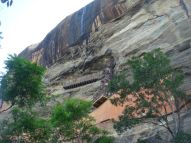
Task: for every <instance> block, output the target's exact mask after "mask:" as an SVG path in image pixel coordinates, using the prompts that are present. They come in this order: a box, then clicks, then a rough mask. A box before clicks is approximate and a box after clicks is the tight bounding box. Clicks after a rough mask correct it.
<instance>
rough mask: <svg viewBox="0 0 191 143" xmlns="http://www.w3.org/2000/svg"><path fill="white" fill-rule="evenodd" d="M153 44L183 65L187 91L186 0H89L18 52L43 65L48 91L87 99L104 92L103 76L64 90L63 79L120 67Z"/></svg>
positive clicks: (190, 30)
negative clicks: (45, 69) (45, 68)
mask: <svg viewBox="0 0 191 143" xmlns="http://www.w3.org/2000/svg"><path fill="white" fill-rule="evenodd" d="M156 48H161V49H162V50H163V51H164V52H166V53H167V55H169V57H170V59H171V64H172V66H173V67H174V68H176V69H182V70H183V71H184V74H185V81H184V83H183V85H182V88H183V89H184V90H185V91H186V92H187V93H188V94H191V1H190V0H95V1H94V2H92V3H90V4H89V5H87V6H86V7H84V8H82V9H81V10H79V11H77V12H75V13H74V14H72V15H70V16H68V17H66V18H65V19H64V20H63V21H62V22H61V23H59V24H58V25H57V27H55V28H54V29H53V30H52V31H51V32H50V33H48V35H47V36H46V37H45V39H44V40H43V41H42V42H40V43H39V44H38V45H36V46H35V48H30V47H29V48H28V49H26V50H25V51H23V52H22V53H21V54H20V55H21V56H23V57H25V58H27V59H30V60H31V61H33V62H37V63H39V64H41V65H43V66H45V67H47V72H46V75H45V79H46V83H47V89H48V91H49V93H50V94H54V95H61V96H63V97H71V96H75V97H80V98H84V99H90V100H92V98H93V97H95V96H97V95H99V94H101V93H104V92H103V90H105V89H104V88H101V87H100V85H102V84H103V81H104V80H98V81H96V82H93V83H91V84H87V85H85V86H81V87H77V88H74V89H68V90H65V89H64V88H63V85H65V83H66V82H67V81H68V80H73V81H75V79H76V81H78V82H79V80H80V77H83V78H84V77H85V76H86V75H88V76H89V75H91V74H94V73H98V72H100V71H107V70H106V69H107V68H108V67H110V68H111V69H113V70H114V71H115V72H117V71H120V70H121V69H123V68H124V63H125V62H126V60H127V59H129V58H131V57H132V56H141V55H142V54H143V53H145V52H148V51H151V50H153V49H156ZM111 61H112V64H111ZM111 65H112V66H111ZM114 67H115V68H114Z"/></svg>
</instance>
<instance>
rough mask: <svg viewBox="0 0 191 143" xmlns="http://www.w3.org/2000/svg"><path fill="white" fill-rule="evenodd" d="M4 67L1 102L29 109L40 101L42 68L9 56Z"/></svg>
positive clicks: (41, 94)
mask: <svg viewBox="0 0 191 143" xmlns="http://www.w3.org/2000/svg"><path fill="white" fill-rule="evenodd" d="M5 65H6V67H5V68H6V70H7V73H6V74H5V75H4V76H3V77H2V80H1V85H0V92H1V95H2V98H3V101H7V102H11V105H15V104H17V105H18V106H20V107H24V106H25V107H30V106H31V105H34V104H35V103H36V102H37V101H42V98H43V95H44V90H43V84H42V77H43V74H44V71H45V70H44V68H42V67H40V66H38V65H36V64H33V63H31V62H29V61H27V60H25V59H22V58H20V57H17V56H9V58H8V60H7V61H5Z"/></svg>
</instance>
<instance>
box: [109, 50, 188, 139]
mask: <svg viewBox="0 0 191 143" xmlns="http://www.w3.org/2000/svg"><path fill="white" fill-rule="evenodd" d="M127 64H128V65H129V66H130V69H131V70H130V72H132V73H133V80H131V81H130V80H129V79H130V78H129V70H127V69H125V70H124V71H122V72H121V73H119V74H117V75H116V76H115V77H114V78H113V80H112V81H111V82H110V83H109V89H110V91H111V92H115V93H118V94H119V95H120V97H119V98H115V99H114V100H112V103H113V104H123V103H124V102H128V101H129V98H128V97H129V96H131V97H133V98H134V99H135V101H134V105H127V106H126V109H125V111H124V113H123V115H122V116H120V117H119V121H115V124H114V128H115V129H116V130H117V131H118V132H123V131H125V130H126V129H127V128H131V127H133V126H134V125H136V124H139V123H148V122H149V123H153V124H154V125H160V126H163V127H164V128H166V129H167V130H168V131H169V133H170V134H171V135H172V138H173V139H174V138H175V137H176V135H177V134H178V133H179V132H180V131H181V127H180V125H181V117H180V109H181V105H182V103H183V101H184V100H185V99H186V95H185V93H184V92H183V91H182V90H181V88H180V85H181V84H182V82H183V78H184V77H183V74H182V72H181V71H179V70H174V69H173V68H172V67H171V66H170V60H169V59H168V58H167V56H166V55H165V54H164V53H163V52H161V50H160V49H157V50H154V51H152V52H150V53H145V54H144V55H143V57H133V58H132V59H131V60H129V61H128V62H127ZM167 107H168V108H170V112H171V113H172V117H173V121H174V126H173V127H171V126H170V124H171V123H170V121H169V120H168V113H169V111H168V109H167Z"/></svg>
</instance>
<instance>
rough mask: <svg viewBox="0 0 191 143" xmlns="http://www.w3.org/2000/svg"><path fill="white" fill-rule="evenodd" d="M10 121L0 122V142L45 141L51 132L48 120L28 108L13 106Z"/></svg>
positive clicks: (27, 142)
mask: <svg viewBox="0 0 191 143" xmlns="http://www.w3.org/2000/svg"><path fill="white" fill-rule="evenodd" d="M11 113H12V117H13V120H12V121H6V122H5V121H4V122H3V124H1V125H0V126H1V131H0V133H1V135H0V142H3V141H4V142H18V141H20V142H26V143H33V142H35V143H46V142H48V139H49V136H50V134H51V126H50V124H49V122H48V120H45V119H42V118H39V117H37V114H36V113H35V112H32V111H31V110H28V109H20V108H14V109H13V110H12V112H11Z"/></svg>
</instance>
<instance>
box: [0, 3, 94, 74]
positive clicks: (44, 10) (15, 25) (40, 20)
mask: <svg viewBox="0 0 191 143" xmlns="http://www.w3.org/2000/svg"><path fill="white" fill-rule="evenodd" d="M91 1H93V0H13V5H12V6H11V7H9V8H7V7H6V5H2V4H0V21H1V26H0V32H3V35H2V36H3V37H4V38H3V40H0V45H1V48H0V72H2V71H3V72H5V70H4V67H5V65H4V61H5V60H6V59H7V57H8V55H9V54H19V53H20V52H21V51H22V50H24V49H25V48H26V47H27V46H29V45H32V44H35V43H38V42H40V41H42V40H43V38H44V37H45V36H46V34H48V32H49V31H51V30H52V29H53V28H54V27H55V26H56V25H57V24H58V23H59V22H61V21H62V20H63V19H64V18H65V17H66V16H68V15H70V14H72V13H73V12H75V11H77V10H79V9H80V8H82V7H84V6H85V5H87V4H88V3H90V2H91Z"/></svg>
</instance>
